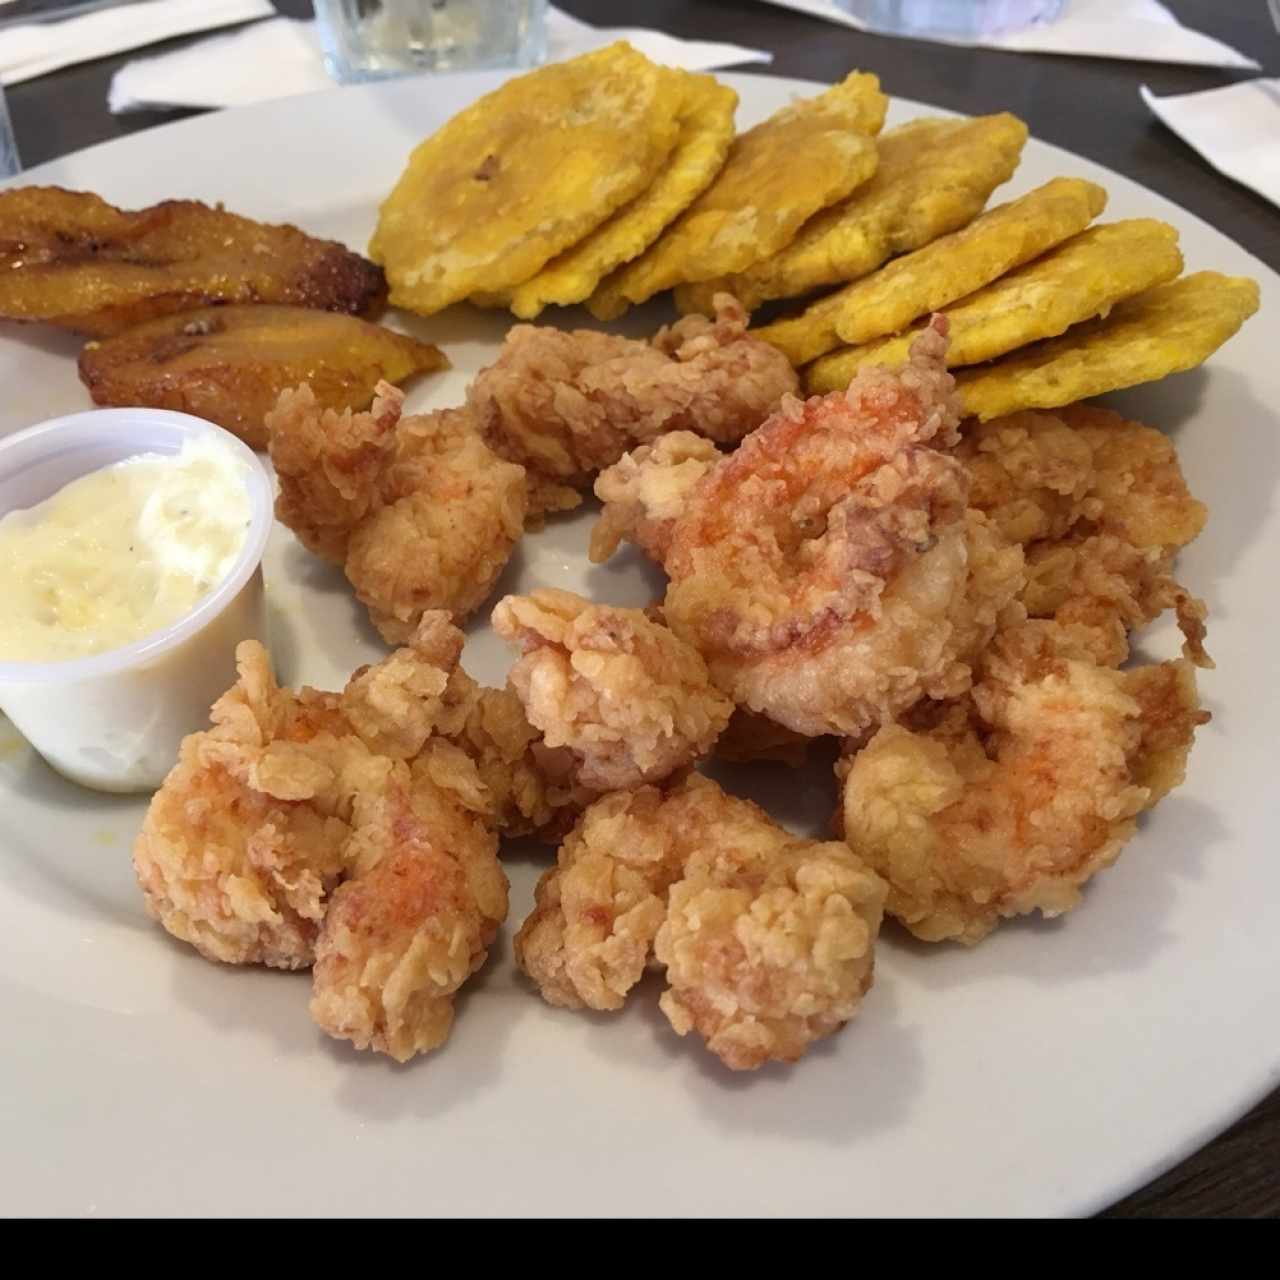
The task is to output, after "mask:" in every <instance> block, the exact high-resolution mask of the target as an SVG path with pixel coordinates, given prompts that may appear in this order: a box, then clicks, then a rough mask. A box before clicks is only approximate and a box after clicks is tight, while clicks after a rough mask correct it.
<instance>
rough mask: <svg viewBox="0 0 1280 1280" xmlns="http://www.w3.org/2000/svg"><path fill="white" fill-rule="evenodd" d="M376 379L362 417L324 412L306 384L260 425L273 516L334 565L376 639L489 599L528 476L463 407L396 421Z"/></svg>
mask: <svg viewBox="0 0 1280 1280" xmlns="http://www.w3.org/2000/svg"><path fill="white" fill-rule="evenodd" d="M403 401H404V394H403V392H400V391H398V390H397V389H396V388H395V387H392V386H390V385H389V384H388V383H379V385H378V389H377V399H376V400H375V401H374V405H373V409H372V410H371V411H370V412H369V413H360V414H351V413H350V412H347V413H345V414H338V413H334V412H333V411H332V410H328V409H325V410H322V409H321V408H320V407H319V406H318V405H317V403H316V400H315V396H314V395H313V394H312V393H311V391H310V389H309V388H308V387H306V386H302V387H299V388H298V389H297V390H295V391H288V392H285V393H283V394H282V395H281V397H280V401H279V403H278V405H277V406H276V408H275V409H274V410H272V412H271V413H270V414H268V415H267V418H266V426H267V430H268V433H269V437H270V450H271V460H272V462H273V464H274V465H275V469H276V475H277V476H278V478H279V481H280V496H279V498H278V499H277V502H276V515H277V516H278V517H279V519H280V520H281V521H282V522H283V523H284V524H286V525H288V526H289V528H291V529H292V530H293V531H294V532H295V533H296V534H297V535H298V537H299V538H300V539H301V541H302V542H303V544H304V545H305V546H307V547H308V548H310V549H311V550H312V551H314V552H316V553H317V554H318V555H323V556H325V557H326V558H327V559H330V560H333V561H335V562H337V563H339V564H341V565H342V566H343V568H344V570H345V572H346V575H347V578H348V579H349V580H350V582H351V584H352V586H354V587H355V589H356V595H357V596H358V597H359V598H360V600H361V601H362V602H363V603H364V604H365V605H366V606H368V609H369V616H370V619H371V620H372V622H373V624H374V626H376V627H377V628H378V630H379V632H380V633H381V634H382V636H383V638H384V639H386V640H388V641H389V642H391V643H393V644H394V643H397V642H400V641H402V640H404V639H406V638H407V637H408V636H409V635H411V634H412V633H413V631H414V629H415V628H416V626H417V623H418V620H419V619H420V618H421V617H422V615H423V613H424V612H425V611H428V610H431V609H448V610H449V611H451V612H452V613H453V614H455V615H456V616H458V617H464V616H465V615H466V614H468V613H470V612H471V611H472V610H473V609H475V608H476V607H477V606H478V605H479V604H480V603H481V602H482V601H483V600H484V598H485V596H487V595H488V594H489V592H490V591H491V590H492V588H493V584H494V583H495V582H496V581H497V579H498V575H499V574H500V573H501V572H502V570H503V568H504V567H505V566H506V563H507V561H508V559H510V557H511V552H512V551H513V550H514V548H515V545H516V542H517V541H518V539H519V538H520V535H521V533H522V531H523V528H524V519H525V513H526V510H527V506H528V494H527V490H526V485H525V475H524V469H523V468H522V467H519V466H515V465H513V464H511V463H508V462H504V461H503V460H502V459H500V458H499V457H497V456H496V455H495V454H493V453H491V452H490V450H489V449H488V448H487V447H486V446H485V444H484V442H483V441H482V440H481V439H480V436H479V434H478V433H477V432H476V430H475V428H474V425H473V423H472V420H471V417H470V415H469V414H468V413H467V412H466V411H465V410H461V409H442V410H438V411H436V412H435V413H430V414H423V415H418V416H413V417H407V418H402V417H401V416H400V408H401V405H402V404H403Z"/></svg>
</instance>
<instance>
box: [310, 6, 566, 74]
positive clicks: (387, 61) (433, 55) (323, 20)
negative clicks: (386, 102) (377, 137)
mask: <svg viewBox="0 0 1280 1280" xmlns="http://www.w3.org/2000/svg"><path fill="white" fill-rule="evenodd" d="M315 11H316V23H317V26H318V29H319V33H320V43H321V45H322V46H323V47H324V55H325V66H326V67H327V68H328V69H329V74H330V75H331V76H333V78H334V79H335V80H337V81H339V82H340V83H342V84H350V83H352V82H355V81H361V80H383V79H387V78H389V77H392V76H405V75H413V74H415V73H417V72H420V71H478V70H484V69H486V68H491V67H533V66H537V65H538V63H540V62H542V61H543V59H544V58H545V57H546V56H547V28H546V15H547V5H546V0H315Z"/></svg>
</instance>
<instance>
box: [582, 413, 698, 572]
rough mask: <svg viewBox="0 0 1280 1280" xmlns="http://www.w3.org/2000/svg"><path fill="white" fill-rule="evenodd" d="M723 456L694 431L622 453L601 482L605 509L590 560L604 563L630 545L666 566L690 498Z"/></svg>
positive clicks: (599, 487)
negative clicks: (620, 547)
mask: <svg viewBox="0 0 1280 1280" xmlns="http://www.w3.org/2000/svg"><path fill="white" fill-rule="evenodd" d="M722 457H723V455H722V454H721V452H720V450H719V449H717V448H716V447H715V445H714V444H712V443H711V441H710V440H706V439H704V438H703V437H702V436H697V435H694V434H693V432H691V431H672V432H670V433H668V434H667V435H665V436H659V437H658V439H657V440H655V441H654V442H653V443H652V444H642V445H641V446H640V447H639V448H638V449H632V450H631V452H630V453H625V454H623V455H622V457H621V458H619V459H618V461H617V462H615V463H614V464H613V466H611V467H608V468H606V469H605V470H604V471H602V472H601V473H600V474H599V475H598V476H597V477H596V482H595V494H596V497H597V498H599V499H600V501H601V502H602V503H603V504H604V507H603V510H602V511H601V512H600V518H599V519H598V520H597V521H596V523H595V526H594V527H593V528H592V530H591V559H592V560H593V561H594V562H595V563H596V564H603V563H604V562H605V561H606V560H608V559H609V557H610V556H611V555H613V553H614V552H615V551H617V549H618V544H619V543H620V542H623V541H624V540H625V541H627V542H634V543H635V545H636V546H637V547H639V548H640V550H641V551H643V552H644V553H645V555H647V556H648V557H649V558H650V559H651V560H654V561H656V562H657V563H658V564H662V563H663V562H664V561H665V559H666V555H667V550H668V548H669V547H670V545H671V531H672V529H673V528H674V527H675V523H676V520H677V519H679V517H680V515H681V514H682V513H683V511H684V509H685V507H686V505H687V504H688V501H689V496H690V494H691V493H692V492H693V489H694V487H695V486H696V485H697V484H698V482H699V481H700V480H701V479H702V478H703V476H705V475H706V474H707V472H709V471H710V470H711V468H712V467H714V466H715V465H716V463H717V462H719V461H720V460H721V458H722Z"/></svg>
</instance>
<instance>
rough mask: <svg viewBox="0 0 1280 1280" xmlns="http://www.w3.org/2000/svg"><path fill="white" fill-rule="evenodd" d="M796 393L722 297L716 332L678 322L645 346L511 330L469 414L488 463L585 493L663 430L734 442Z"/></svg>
mask: <svg viewBox="0 0 1280 1280" xmlns="http://www.w3.org/2000/svg"><path fill="white" fill-rule="evenodd" d="M798 385H799V383H798V380H797V377H796V374H795V371H794V370H793V369H792V368H791V366H790V364H789V363H788V361H787V359H786V357H785V356H782V355H781V354H780V353H779V352H778V351H776V350H774V348H773V347H771V346H769V344H768V343H767V342H761V341H759V340H758V339H756V338H754V337H750V336H748V335H747V333H746V315H745V313H744V312H743V310H742V308H741V307H740V306H738V304H737V302H736V301H735V300H734V299H733V298H732V297H730V296H729V295H728V294H725V295H723V296H722V297H721V298H719V299H718V300H717V312H716V319H715V320H714V321H711V320H707V319H706V318H705V317H702V316H690V317H686V318H685V319H684V320H681V321H679V322H678V323H677V324H675V325H672V326H671V327H670V328H668V329H663V330H661V331H660V332H659V333H658V334H657V335H656V336H655V337H654V339H653V341H652V342H638V341H635V340H633V339H630V338H621V337H617V336H615V335H613V334H607V333H596V332H594V331H592V330H588V329H581V330H574V331H573V332H567V331H564V330H560V329H552V328H542V327H536V326H533V325H516V326H515V327H514V328H513V329H512V330H511V331H510V332H509V333H508V334H507V339H506V342H505V343H504V344H503V348H502V351H501V353H500V354H499V356H498V359H497V360H496V361H495V362H494V363H493V364H492V365H490V366H489V367H488V368H487V369H484V370H482V371H481V372H480V373H479V374H478V375H477V377H476V379H475V381H474V382H473V383H472V384H471V387H470V389H469V390H468V392H467V403H468V405H469V406H470V408H471V410H472V412H473V414H474V415H475V418H476V421H477V423H478V424H479V425H480V428H481V430H482V432H483V434H484V438H485V441H486V443H487V444H488V445H489V447H490V448H491V449H493V450H494V451H495V452H497V453H499V454H501V455H502V456H503V457H506V458H510V459H511V460H512V461H513V462H518V463H520V464H522V465H523V466H525V467H526V468H528V470H529V472H530V474H531V476H533V477H534V478H535V480H538V479H540V480H542V481H544V482H553V484H554V485H555V486H569V487H570V488H574V489H585V488H587V487H589V486H590V484H591V480H592V478H593V476H594V475H595V473H596V472H597V471H600V470H601V469H602V468H604V467H608V466H612V465H613V463H615V462H617V461H618V459H619V458H621V457H622V455H623V454H624V453H625V452H626V451H627V450H628V449H629V448H631V447H632V446H633V445H637V444H642V443H645V442H647V441H651V440H654V439H656V438H657V437H658V436H660V435H662V434H664V433H666V432H669V431H692V432H695V433H697V434H698V435H701V436H705V437H706V438H708V439H711V440H718V441H721V442H725V443H733V442H736V441H738V440H740V439H741V438H742V437H743V436H744V435H746V434H747V432H749V431H751V430H752V429H754V428H755V427H757V426H759V424H760V423H761V422H762V421H763V420H764V419H765V417H766V416H767V415H768V414H769V412H770V411H771V410H772V409H773V407H774V406H775V405H776V404H777V403H778V401H779V400H780V399H781V398H782V396H783V395H785V394H788V393H791V392H794V391H795V390H796V388H797V386H798ZM557 492H558V490H557V489H555V488H553V489H552V493H553V494H554V493H557ZM536 499H537V491H536V490H535V501H536Z"/></svg>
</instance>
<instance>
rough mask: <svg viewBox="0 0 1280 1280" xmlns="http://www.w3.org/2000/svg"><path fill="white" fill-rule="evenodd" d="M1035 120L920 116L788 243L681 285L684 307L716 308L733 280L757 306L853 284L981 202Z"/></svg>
mask: <svg viewBox="0 0 1280 1280" xmlns="http://www.w3.org/2000/svg"><path fill="white" fill-rule="evenodd" d="M1026 140H1027V126H1026V125H1025V124H1023V123H1022V121H1021V120H1019V119H1018V118H1017V117H1016V116H1011V115H1009V114H1007V113H1001V114H1000V115H994V116H979V117H977V118H976V119H973V120H951V119H940V118H936V117H930V118H925V119H921V120H912V121H910V122H908V123H907V124H903V125H899V126H898V127H897V128H896V129H890V130H889V131H888V132H887V133H885V134H884V135H883V136H882V137H881V138H879V139H877V150H878V152H879V156H880V161H879V166H878V167H877V169H876V173H875V176H874V177H873V178H872V179H871V180H870V181H869V182H867V183H866V185H865V186H863V187H860V188H859V189H858V190H857V191H855V192H854V194H853V195H852V197H850V198H849V199H847V200H844V201H842V202H840V203H839V204H836V205H833V206H832V207H831V208H829V209H824V210H823V211H822V212H821V213H818V214H816V215H815V216H814V217H812V218H810V219H809V221H808V222H806V223H805V224H804V226H803V227H801V228H800V233H799V234H798V235H797V236H796V237H795V239H794V240H792V241H791V243H790V244H788V245H787V246H786V247H785V248H784V249H783V250H782V251H781V252H779V253H775V254H774V255H773V256H772V257H768V258H765V259H764V260H763V261H760V262H757V263H756V264H755V265H753V266H751V267H749V268H748V269H747V270H746V271H743V272H740V273H739V274H736V275H732V276H728V277H723V278H720V279H714V280H708V281H706V282H705V283H702V284H691V285H686V286H684V287H682V288H680V289H677V290H676V305H677V306H678V307H679V308H680V310H681V311H707V310H708V309H709V307H710V304H711V298H712V295H713V294H714V293H715V292H716V291H718V290H720V289H727V290H728V291H729V292H730V293H732V294H734V295H735V296H736V297H738V298H739V299H740V300H741V301H742V305H743V306H744V307H746V308H747V310H748V311H753V310H754V309H755V308H756V307H757V306H759V305H760V303H762V302H765V301H767V300H768V299H770V298H798V297H801V296H803V295H804V294H806V293H809V292H811V291H812V290H814V289H820V288H822V287H823V286H825V285H833V284H844V283H846V282H847V281H849V280H858V279H860V278H861V277H862V276H865V275H867V274H869V273H870V272H872V271H874V270H875V269H876V268H877V267H879V266H882V265H883V264H884V263H885V262H887V261H888V260H889V259H890V258H892V257H894V256H896V255H897V254H900V253H910V252H911V251H912V250H913V249H919V248H921V247H922V246H923V245H926V244H928V243H929V242H930V241H931V240H936V239H937V238H938V237H939V236H942V235H946V234H947V233H948V232H950V231H956V230H958V229H959V228H960V227H963V226H965V225H966V224H967V223H969V222H972V221H973V219H974V218H975V217H976V216H977V215H978V214H979V213H980V212H981V211H982V207H983V205H985V204H986V203H987V199H988V197H989V196H990V195H991V193H992V192H993V191H994V190H995V189H996V187H998V186H999V185H1000V184H1001V183H1002V182H1007V181H1008V180H1009V179H1010V178H1011V177H1012V176H1013V172H1014V170H1015V169H1016V168H1017V167H1018V160H1019V158H1020V157H1021V155H1022V147H1023V144H1024V143H1025V142H1026Z"/></svg>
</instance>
